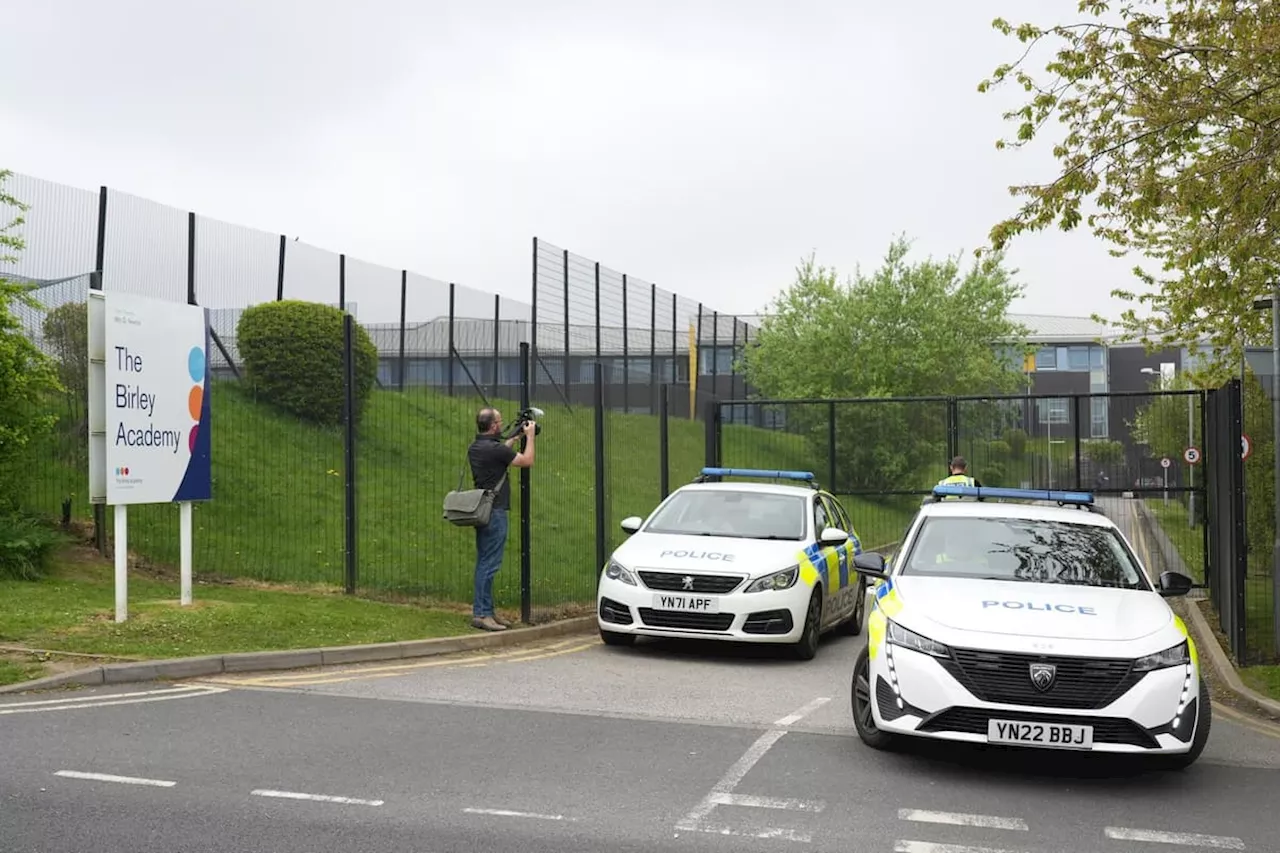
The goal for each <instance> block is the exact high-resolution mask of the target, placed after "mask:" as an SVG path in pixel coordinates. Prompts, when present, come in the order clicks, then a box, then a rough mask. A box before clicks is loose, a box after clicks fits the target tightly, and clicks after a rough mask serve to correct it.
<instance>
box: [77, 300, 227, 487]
mask: <svg viewBox="0 0 1280 853" xmlns="http://www.w3.org/2000/svg"><path fill="white" fill-rule="evenodd" d="M103 296H104V300H103V302H104V308H103V318H102V319H103V339H102V358H103V367H104V370H103V374H104V375H103V385H104V386H105V388H104V389H103V390H104V391H105V393H106V405H105V417H104V418H103V428H102V433H103V435H102V438H103V439H104V441H103V442H101V444H102V445H105V446H103V447H102V448H101V449H102V451H103V459H102V460H101V463H100V464H101V465H102V467H103V468H104V469H105V472H106V477H105V479H106V495H105V498H106V502H107V503H108V504H111V505H113V506H118V505H121V504H156V503H173V502H189V501H206V500H209V499H210V498H211V497H212V494H211V493H212V476H211V474H212V470H211V465H210V461H211V460H210V452H209V451H210V442H209V438H210V436H209V425H210V424H209V415H210V406H209V357H208V354H209V323H208V312H207V310H206V309H204V308H201V307H199V306H197V305H185V304H182V303H178V302H165V301H162V300H158V299H148V298H145V297H141V296H134V295H132V294H125V293H105V294H104V295H103Z"/></svg>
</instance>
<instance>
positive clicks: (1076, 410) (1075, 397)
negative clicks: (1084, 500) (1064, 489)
mask: <svg viewBox="0 0 1280 853" xmlns="http://www.w3.org/2000/svg"><path fill="white" fill-rule="evenodd" d="M1071 419H1072V420H1073V421H1075V439H1076V491H1077V492H1078V491H1080V490H1081V489H1082V488H1084V486H1083V482H1084V481H1083V478H1082V477H1081V476H1080V395H1079V394H1072V395H1071ZM1049 457H1050V458H1053V446H1052V445H1050V446H1049Z"/></svg>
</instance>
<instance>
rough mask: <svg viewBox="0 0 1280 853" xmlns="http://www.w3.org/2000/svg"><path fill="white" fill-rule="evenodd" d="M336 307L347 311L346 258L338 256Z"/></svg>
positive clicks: (344, 255)
mask: <svg viewBox="0 0 1280 853" xmlns="http://www.w3.org/2000/svg"><path fill="white" fill-rule="evenodd" d="M338 307H339V308H341V309H342V310H343V311H346V310H347V256H346V253H343V254H341V255H338Z"/></svg>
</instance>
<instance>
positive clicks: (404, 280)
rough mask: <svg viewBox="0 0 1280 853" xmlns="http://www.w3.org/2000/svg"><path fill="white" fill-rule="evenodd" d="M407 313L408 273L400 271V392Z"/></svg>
mask: <svg viewBox="0 0 1280 853" xmlns="http://www.w3.org/2000/svg"><path fill="white" fill-rule="evenodd" d="M408 313H409V271H408V270H400V371H399V373H400V377H399V378H400V390H401V391H403V390H404V369H405V364H404V338H405V326H406V324H407V322H408V319H409V318H408Z"/></svg>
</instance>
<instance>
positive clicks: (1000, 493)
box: [933, 486, 1094, 509]
mask: <svg viewBox="0 0 1280 853" xmlns="http://www.w3.org/2000/svg"><path fill="white" fill-rule="evenodd" d="M933 497H934V500H935V501H936V500H941V499H942V498H953V497H954V498H977V499H978V500H990V499H998V498H1004V499H1005V500H1012V501H1050V502H1052V503H1056V504H1060V505H1062V506H1075V507H1079V508H1081V509H1086V508H1087V509H1093V508H1094V500H1093V494H1092V493H1090V492H1073V491H1061V490H1057V489H1003V488H998V487H994V486H934V487H933Z"/></svg>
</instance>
